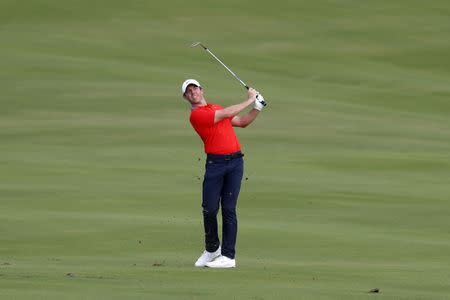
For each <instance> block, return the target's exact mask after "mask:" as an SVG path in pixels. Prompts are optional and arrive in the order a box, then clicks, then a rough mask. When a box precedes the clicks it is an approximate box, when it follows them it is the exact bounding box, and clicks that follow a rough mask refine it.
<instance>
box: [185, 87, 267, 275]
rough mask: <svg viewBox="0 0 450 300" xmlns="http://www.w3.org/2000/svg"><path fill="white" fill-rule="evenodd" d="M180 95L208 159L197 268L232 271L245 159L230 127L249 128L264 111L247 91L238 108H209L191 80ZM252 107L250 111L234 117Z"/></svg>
mask: <svg viewBox="0 0 450 300" xmlns="http://www.w3.org/2000/svg"><path fill="white" fill-rule="evenodd" d="M181 92H182V94H183V98H184V99H186V100H187V101H189V103H190V104H191V115H190V122H191V124H192V127H193V128H194V129H195V131H196V132H197V133H198V135H199V136H200V138H201V139H202V141H203V143H204V149H205V153H206V165H205V176H204V180H203V199H202V207H203V223H204V229H205V251H204V252H203V254H202V255H201V256H200V257H199V258H198V259H197V261H196V262H195V266H196V267H205V266H207V267H210V268H234V267H236V260H235V246H236V235H237V218H236V204H237V199H238V196H239V191H240V188H241V180H242V175H243V171H244V161H243V159H242V157H243V156H244V154H243V153H242V152H241V147H240V144H239V141H238V139H237V137H236V134H235V133H234V129H233V126H235V127H243V128H244V127H247V126H248V125H249V124H250V123H252V122H253V120H255V118H256V117H257V116H258V114H259V112H260V111H261V110H262V109H263V108H264V106H265V102H264V99H263V97H262V96H261V95H259V93H258V92H257V91H256V90H255V89H253V88H249V89H248V94H247V99H246V100H245V101H243V102H241V103H239V104H236V105H232V106H229V107H226V108H223V107H222V106H220V105H216V104H209V103H207V102H206V100H205V98H204V95H203V88H202V86H201V85H200V83H199V82H198V81H197V80H195V79H187V80H186V81H184V82H183V84H182V86H181ZM252 104H253V109H252V110H251V111H249V112H248V113H246V114H244V115H242V116H240V115H238V114H239V113H240V112H242V111H243V110H244V109H245V108H247V107H248V106H250V105H252ZM219 205H220V206H221V207H222V226H223V228H222V244H221V243H220V241H219V235H218V231H217V213H218V211H219Z"/></svg>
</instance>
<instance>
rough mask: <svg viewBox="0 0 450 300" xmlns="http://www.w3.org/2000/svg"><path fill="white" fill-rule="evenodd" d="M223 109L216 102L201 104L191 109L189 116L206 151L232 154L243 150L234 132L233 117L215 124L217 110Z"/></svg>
mask: <svg viewBox="0 0 450 300" xmlns="http://www.w3.org/2000/svg"><path fill="white" fill-rule="evenodd" d="M221 109H223V107H222V106H220V105H216V104H207V105H205V106H199V107H197V108H195V109H193V110H192V111H191V117H190V118H189V119H190V121H191V124H192V127H194V129H195V131H197V133H198V135H199V136H200V138H201V139H202V140H203V143H204V144H205V153H209V154H230V153H233V152H238V151H240V150H241V146H240V145H239V141H238V139H237V137H236V134H235V133H234V129H233V126H232V125H231V119H232V118H227V119H223V120H222V121H220V122H217V123H215V124H214V115H215V113H216V110H221Z"/></svg>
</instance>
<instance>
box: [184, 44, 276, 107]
mask: <svg viewBox="0 0 450 300" xmlns="http://www.w3.org/2000/svg"><path fill="white" fill-rule="evenodd" d="M197 46H201V47H202V48H203V49H204V50H206V52H208V53H209V54H210V55H211V56H212V57H214V59H215V60H217V61H218V62H219V63H220V64H221V65H222V66H223V67H224V68H225V69H227V71H228V72H230V74H231V75H233V77H234V78H236V80H237V81H239V82H240V83H241V84H242V85H243V86H244V87H245V88H246V89H247V90H248V89H249V86H248V85H247V84H246V83H245V82H243V81H242V79H240V78H239V77H238V76H237V75H236V74H235V73H234V72H233V71H231V69H230V68H228V67H227V66H226V65H225V64H224V63H223V62H222V61H221V60H220V59H219V58H218V57H217V56H215V55H214V53H212V52H211V51H210V50H209V49H208V48H207V47H206V46H205V45H203V44H202V43H200V42H195V43H193V44H192V45H191V48H194V47H197ZM258 96H259V94H258V95H256V99H258V100H259V98H258ZM261 98H262V96H261ZM261 103H262V104H263V105H264V106H266V105H267V104H266V102H265V101H264V99H262V101H261Z"/></svg>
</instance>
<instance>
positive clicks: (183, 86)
mask: <svg viewBox="0 0 450 300" xmlns="http://www.w3.org/2000/svg"><path fill="white" fill-rule="evenodd" d="M190 84H194V85H196V86H199V87H201V85H200V83H199V82H198V81H197V80H195V79H186V80H185V81H184V82H183V84H182V85H181V93H182V94H184V93H185V92H186V89H187V87H188V86H189V85H190Z"/></svg>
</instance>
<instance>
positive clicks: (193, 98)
mask: <svg viewBox="0 0 450 300" xmlns="http://www.w3.org/2000/svg"><path fill="white" fill-rule="evenodd" d="M184 98H186V99H187V100H188V101H189V102H191V103H192V104H197V103H200V102H202V101H203V89H202V88H201V87H199V86H196V85H195V84H190V85H188V87H187V88H186V92H185V93H184Z"/></svg>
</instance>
